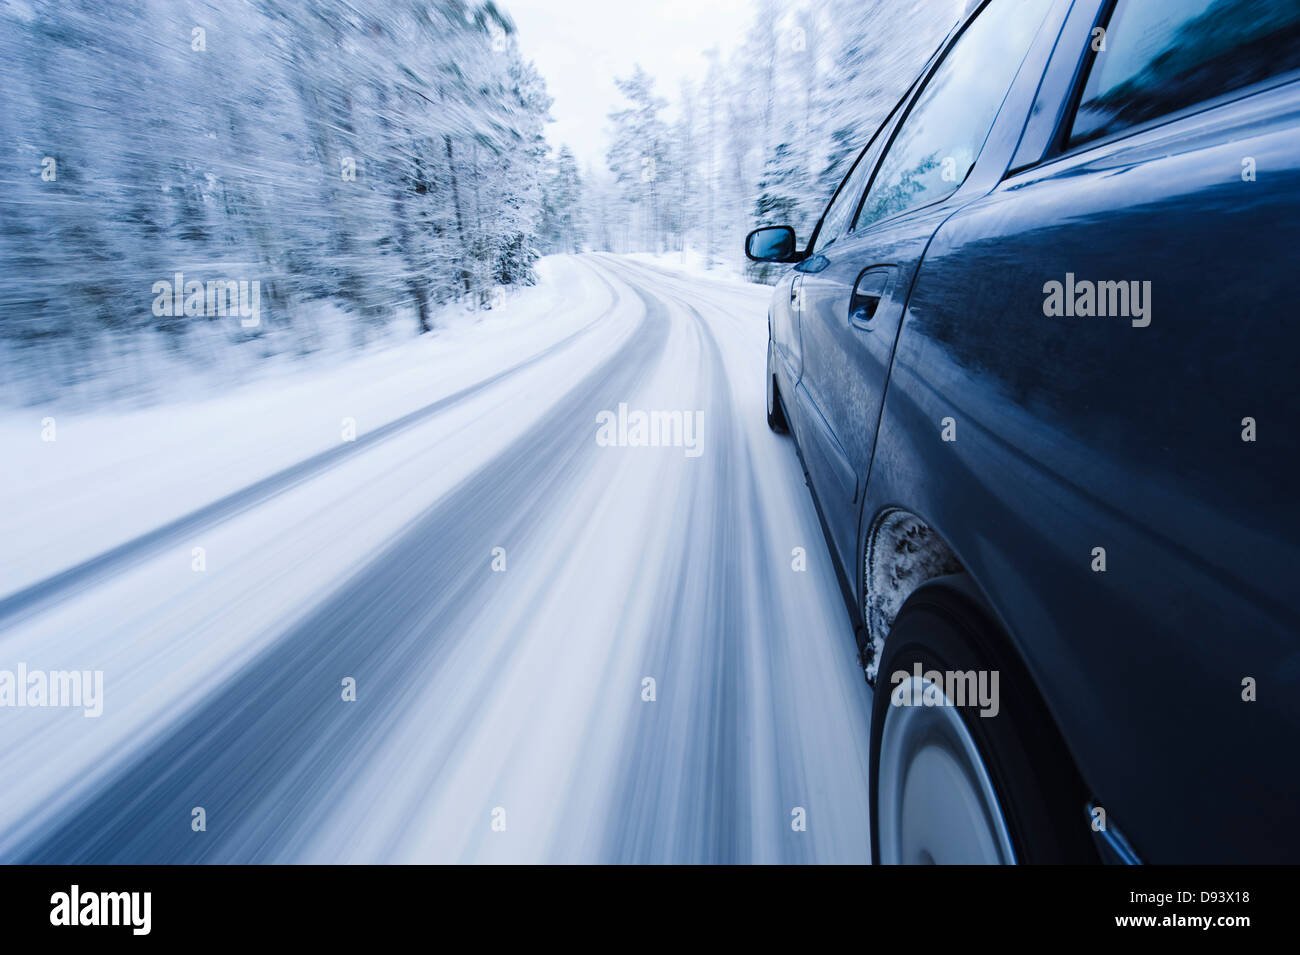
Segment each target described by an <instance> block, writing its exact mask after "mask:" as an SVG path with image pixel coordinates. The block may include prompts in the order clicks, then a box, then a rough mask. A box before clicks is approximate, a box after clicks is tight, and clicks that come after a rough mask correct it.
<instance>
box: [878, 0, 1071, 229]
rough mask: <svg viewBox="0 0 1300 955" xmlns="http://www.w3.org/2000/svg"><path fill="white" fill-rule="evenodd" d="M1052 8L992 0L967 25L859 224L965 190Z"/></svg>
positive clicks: (897, 143) (918, 105) (907, 125)
mask: <svg viewBox="0 0 1300 955" xmlns="http://www.w3.org/2000/svg"><path fill="white" fill-rule="evenodd" d="M1049 6H1050V5H1049V4H1046V3H1043V2H1041V0H992V2H991V3H990V4H989V5H988V6H987V7H985V8H984V10H983V11H981V12H980V13H979V14H978V15H977V16H976V17H975V19H974V20H973V21H972V22H971V23H970V24H968V25H967V27H966V29H965V31H964V32H963V33H962V35H961V36H960V37H958V38H957V41H956V43H955V44H954V45H953V46H952V47H951V49H949V51H948V54H947V55H946V56H945V57H944V59H943V62H942V63H940V64H939V66H938V68H937V69H936V70H935V72H934V74H933V75H932V76H931V77H930V81H929V82H928V83H927V84H926V86H925V88H924V89H923V90H921V93H920V95H919V96H918V97H917V99H916V102H915V104H914V105H913V107H912V111H911V112H910V113H909V114H908V116H907V117H906V118H905V119H904V120H903V124H902V126H901V127H900V128H899V131H898V134H897V135H896V136H895V137H894V141H893V143H892V144H891V145H890V147H889V152H888V153H886V155H885V158H884V160H883V161H882V162H881V164H880V171H879V172H878V173H877V174H876V177H875V180H874V181H873V182H872V184H871V189H870V191H869V192H868V193H867V198H866V200H865V201H864V202H863V203H862V211H861V212H860V213H859V214H858V218H857V222H856V223H855V225H854V228H855V229H860V228H862V227H863V226H866V225H869V224H870V223H872V222H876V221H879V220H880V219H886V218H889V217H890V216H893V215H897V214H898V213H900V212H906V211H907V210H909V209H915V208H917V207H919V206H924V205H929V204H930V203H932V202H937V201H939V200H940V199H944V198H946V197H948V196H950V195H952V194H953V193H954V192H956V191H957V189H958V188H960V186H961V184H962V183H963V182H965V181H966V176H967V175H968V174H969V173H970V170H971V167H973V166H974V165H975V160H976V159H977V158H978V157H979V154H980V151H981V150H982V149H983V148H984V142H985V140H986V139H988V135H989V132H990V131H991V130H992V129H993V121H994V120H995V119H997V115H998V110H999V109H1001V108H1002V101H1003V100H1004V99H1006V96H1007V93H1008V92H1009V91H1010V90H1011V84H1012V82H1013V81H1014V80H1015V78H1016V73H1017V72H1018V71H1019V69H1020V64H1021V63H1022V62H1023V61H1024V59H1025V56H1026V55H1027V54H1028V53H1029V47H1030V45H1031V44H1032V43H1033V40H1034V36H1035V34H1037V32H1038V28H1039V27H1040V26H1041V25H1042V22H1043V19H1044V17H1045V16H1046V14H1047V10H1048V8H1049Z"/></svg>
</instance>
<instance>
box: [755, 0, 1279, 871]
mask: <svg viewBox="0 0 1300 955" xmlns="http://www.w3.org/2000/svg"><path fill="white" fill-rule="evenodd" d="M973 6H974V7H975V9H973V10H972V11H971V12H970V13H969V14H968V15H967V16H966V17H964V18H963V20H962V22H961V24H959V26H958V27H957V28H955V29H954V31H953V32H952V34H951V35H950V36H949V37H948V39H947V40H946V41H945V42H944V44H943V45H942V47H941V48H940V50H939V51H938V52H937V53H936V54H935V55H934V57H933V58H932V59H931V60H930V62H929V63H928V65H927V66H926V68H925V70H924V72H923V73H922V74H921V76H920V77H919V78H918V79H917V80H916V82H915V83H914V85H913V86H912V88H911V89H910V90H909V91H908V93H907V94H906V95H905V96H904V98H903V99H902V101H901V102H900V103H899V104H898V105H897V106H896V107H895V109H894V110H893V112H892V113H891V115H890V116H889V117H888V118H887V119H886V120H885V122H884V123H883V124H882V125H881V126H880V128H879V129H878V130H876V131H875V132H874V134H872V135H871V139H870V142H869V143H868V145H867V146H866V148H865V149H864V150H863V151H862V153H861V155H860V156H859V157H858V159H857V161H856V164H855V165H854V167H853V169H852V171H851V172H850V173H849V174H848V176H847V177H846V179H845V180H844V182H843V184H842V185H841V186H840V188H839V190H838V191H837V193H836V195H835V197H834V199H833V200H832V201H831V203H830V205H829V206H828V208H827V209H826V212H825V213H824V214H823V216H822V218H821V220H820V222H819V223H818V225H817V227H816V229H815V230H814V232H813V234H812V237H811V239H810V240H809V242H808V243H807V247H806V248H800V246H799V244H798V242H797V240H796V238H795V236H794V233H793V231H792V230H791V229H789V228H786V227H767V228H763V229H759V230H756V231H755V232H753V233H751V234H750V236H749V238H748V240H747V242H746V251H747V253H748V254H749V255H750V257H751V258H753V259H756V260H759V261H766V262H789V263H794V267H793V268H792V269H791V270H790V271H789V273H788V274H787V275H786V276H785V277H784V278H783V279H782V280H781V282H780V283H779V284H778V286H777V288H776V292H775V295H774V299H773V305H772V308H771V311H770V316H769V323H770V342H769V345H768V359H767V388H768V419H769V423H770V424H771V426H772V427H773V428H774V429H776V430H778V431H783V430H786V429H787V428H788V430H789V431H790V432H791V433H792V434H793V436H794V439H795V442H796V445H797V447H798V450H799V454H800V458H801V460H802V462H803V465H804V468H805V471H806V472H807V475H808V481H809V485H810V487H811V488H812V491H813V496H814V498H815V500H816V502H817V506H818V510H819V512H820V514H821V517H822V521H823V526H824V529H825V532H826V537H827V540H828V542H829V545H830V549H831V551H832V553H833V556H834V558H835V563H836V566H837V569H838V571H839V572H840V574H841V584H842V586H843V588H844V591H845V594H846V598H847V599H848V601H849V603H850V607H851V612H852V614H853V616H854V620H855V622H856V624H857V625H858V627H859V642H860V646H861V648H862V661H863V665H864V666H865V668H866V672H867V678H868V679H869V680H870V681H871V682H872V683H873V685H874V686H875V687H876V689H877V691H876V694H875V712H874V715H873V723H872V726H871V728H870V733H871V787H872V790H871V791H872V805H871V807H870V810H871V816H872V837H873V838H872V842H873V853H874V855H875V857H876V859H877V861H884V862H930V861H934V862H949V861H1002V862H1010V861H1019V862H1040V861H1096V860H1098V859H1101V860H1105V861H1121V862H1130V863H1133V862H1292V863H1294V862H1300V585H1298V584H1297V580H1296V577H1295V576H1294V575H1296V574H1297V573H1298V572H1300V507H1298V506H1297V500H1296V496H1295V493H1294V490H1293V488H1292V483H1293V481H1294V479H1295V476H1296V474H1297V472H1298V471H1300V440H1298V438H1297V435H1300V374H1298V373H1297V369H1298V368H1300V361H1298V357H1297V344H1298V343H1300V335H1297V332H1296V327H1295V326H1296V322H1297V320H1298V319H1300V307H1298V298H1300V3H1297V2H1296V0H989V2H986V3H982V4H978V5H973Z"/></svg>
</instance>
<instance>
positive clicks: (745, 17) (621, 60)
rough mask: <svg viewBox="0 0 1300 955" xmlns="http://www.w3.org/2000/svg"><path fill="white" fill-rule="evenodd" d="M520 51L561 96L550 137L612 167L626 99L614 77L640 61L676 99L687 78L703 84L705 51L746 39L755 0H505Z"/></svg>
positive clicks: (582, 158) (585, 159)
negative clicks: (613, 138)
mask: <svg viewBox="0 0 1300 955" xmlns="http://www.w3.org/2000/svg"><path fill="white" fill-rule="evenodd" d="M500 6H501V8H502V9H503V10H504V11H505V12H507V13H508V14H509V15H510V17H511V18H512V19H513V20H514V21H515V25H516V26H517V27H518V28H519V36H518V39H519V49H520V51H521V52H522V53H523V55H524V56H525V57H526V58H528V59H531V60H532V61H533V62H534V63H536V64H537V69H538V70H539V71H540V72H541V74H542V76H543V77H544V78H545V79H546V87H547V90H548V91H549V92H550V94H551V96H552V97H553V98H554V100H555V103H554V104H553V105H552V106H551V116H552V117H554V119H555V122H554V123H551V124H550V125H549V126H548V128H547V133H546V136H547V139H548V140H549V141H550V142H551V144H552V145H553V146H554V147H555V148H556V149H559V147H560V145H561V144H563V143H568V144H569V147H570V148H571V149H572V150H573V152H574V155H576V156H577V157H578V163H579V165H580V166H586V165H587V164H588V163H590V164H591V165H592V166H594V167H595V168H596V169H598V170H601V171H603V170H604V169H605V148H606V145H607V137H606V130H607V128H608V126H609V119H608V116H609V113H610V111H611V110H614V109H618V108H621V106H622V104H623V103H624V100H623V98H622V96H621V95H620V94H619V92H618V88H617V87H616V86H615V85H614V77H615V76H619V77H624V76H628V75H630V74H631V72H632V68H633V66H634V65H635V64H637V63H640V64H641V65H642V66H643V67H645V68H646V70H647V71H648V72H649V73H650V75H651V76H653V77H654V78H655V90H656V92H657V93H658V94H659V95H660V96H662V97H664V98H665V99H667V100H668V101H669V102H670V103H673V102H676V100H677V98H678V93H679V90H680V88H681V81H682V80H683V79H687V78H689V79H691V80H693V81H696V82H698V81H699V80H700V79H702V78H703V76H704V72H705V69H706V67H707V64H706V62H705V59H704V56H703V54H704V51H705V50H708V49H710V48H711V47H714V46H717V47H719V48H721V50H722V52H723V55H724V56H725V55H726V54H727V53H728V52H730V51H731V50H732V49H733V48H735V47H736V46H737V45H738V44H740V43H741V42H743V40H744V38H745V33H746V31H748V29H749V26H750V23H751V20H752V14H751V7H750V0H504V2H501V3H500Z"/></svg>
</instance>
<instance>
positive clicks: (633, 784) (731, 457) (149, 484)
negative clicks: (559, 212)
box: [0, 256, 870, 862]
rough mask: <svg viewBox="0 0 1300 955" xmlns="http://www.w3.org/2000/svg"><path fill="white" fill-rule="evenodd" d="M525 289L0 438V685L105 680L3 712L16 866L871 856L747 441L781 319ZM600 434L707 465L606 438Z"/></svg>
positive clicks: (833, 689)
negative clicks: (56, 673)
mask: <svg viewBox="0 0 1300 955" xmlns="http://www.w3.org/2000/svg"><path fill="white" fill-rule="evenodd" d="M542 279H543V280H542V282H541V284H540V285H539V286H538V287H537V288H535V289H530V290H527V291H525V292H522V293H520V294H519V295H518V296H517V297H516V298H515V299H514V300H512V301H511V302H510V303H508V305H507V306H506V308H505V309H503V310H498V311H496V312H493V313H491V314H490V315H489V317H487V318H486V319H485V320H484V321H482V322H479V323H475V324H469V325H464V326H463V327H459V328H456V329H453V330H451V331H449V332H446V333H443V334H440V335H437V336H432V337H429V338H427V339H421V340H419V341H417V342H413V343H409V344H405V345H402V346H400V347H392V348H386V349H381V350H378V351H375V352H374V353H370V354H367V355H365V356H363V357H361V358H359V359H357V360H355V361H352V362H349V363H346V364H344V365H341V366H338V367H336V368H332V369H324V370H317V371H312V372H304V373H300V374H295V375H290V376H284V377H279V378H273V379H266V380H262V381H259V382H255V383H251V384H249V385H246V386H243V387H240V388H236V389H233V390H232V391H231V392H230V393H229V394H221V395H209V396H207V397H205V398H203V399H201V400H194V401H188V402H185V401H177V402H169V403H167V404H164V405H160V406H157V407H154V408H150V409H145V410H120V409H119V410H108V411H104V412H102V413H97V414H87V413H80V412H77V411H72V412H65V411H64V410H63V409H60V408H58V407H57V406H53V407H48V408H36V409H23V410H22V411H21V412H6V413H5V415H4V416H3V417H0V442H3V446H4V447H5V449H6V455H5V462H6V463H5V468H6V470H5V472H4V474H3V481H4V484H3V486H4V487H5V489H6V491H7V494H6V499H7V500H9V501H10V502H12V504H11V506H10V507H8V508H5V509H4V511H3V513H0V533H2V534H3V538H2V539H4V540H5V541H6V546H5V548H4V549H3V552H2V553H0V673H2V672H3V671H5V670H10V671H13V670H15V669H16V667H17V666H18V664H20V663H23V664H26V666H27V667H28V668H31V669H42V670H59V669H77V670H102V671H103V673H104V699H103V715H102V716H99V717H98V718H86V717H84V716H83V714H82V711H81V710H80V709H55V708H48V707H47V708H31V707H27V708H9V707H3V708H0V860H3V861H15V860H31V861H96V862H103V861H120V862H148V861H273V860H274V861H357V862H361V861H812V860H819V861H865V860H866V859H868V858H869V852H868V844H867V805H866V777H867V735H866V731H867V720H868V716H869V709H870V694H869V691H868V689H867V687H866V685H865V683H864V681H863V678H862V674H861V671H860V670H859V669H858V667H857V666H856V663H855V659H854V645H853V638H852V633H851V630H850V627H849V623H848V619H847V616H846V614H845V611H844V607H843V602H842V599H841V598H840V596H839V593H838V590H837V586H836V583H835V578H834V573H833V570H832V568H831V566H830V562H829V559H828V557H827V555H826V551H825V545H824V543H823V540H822V536H821V532H820V529H819V526H818V523H817V519H816V515H815V513H814V511H813V507H812V504H811V501H810V499H809V497H808V493H807V489H806V488H805V487H804V485H803V480H802V475H801V473H800V471H799V468H798V464H797V462H796V459H795V455H794V451H793V448H792V447H791V445H790V443H789V440H788V439H786V438H782V437H778V436H776V435H773V434H771V433H770V432H769V431H768V430H767V428H766V424H765V421H764V414H763V401H764V393H763V387H762V369H763V367H764V349H765V343H766V325H765V321H764V315H765V310H766V304H767V300H768V296H769V294H770V290H769V289H767V288H764V287H758V286H752V285H747V284H745V283H743V282H740V281H738V280H735V279H729V278H726V277H722V276H713V275H709V274H707V273H706V274H703V275H698V274H693V273H692V272H691V270H682V269H672V268H671V267H669V266H668V265H667V264H665V263H649V262H645V261H638V260H636V259H634V258H630V257H629V258H617V257H612V256H581V257H562V258H555V259H547V260H544V262H543V268H542ZM620 405H626V409H625V411H626V412H628V413H632V414H635V412H637V411H645V412H661V413H671V412H681V413H682V415H683V418H685V417H689V418H690V420H692V421H695V420H698V421H700V422H701V423H702V430H701V432H700V434H699V435H698V437H699V438H700V442H699V445H698V449H699V451H700V452H701V453H700V454H699V455H698V456H694V455H693V454H688V453H687V448H685V447H683V446H681V445H680V443H679V444H677V445H675V446H674V445H673V444H672V442H669V445H670V446H660V447H649V446H628V445H627V444H626V443H622V442H618V441H615V442H614V444H613V446H609V444H610V443H609V442H608V441H599V440H598V434H599V431H598V424H597V422H598V418H599V416H601V415H602V413H604V412H609V413H612V414H615V415H617V414H618V413H619V409H620ZM48 417H53V418H55V420H56V426H57V440H56V441H53V442H47V441H42V440H41V432H42V419H44V418H48ZM344 419H352V420H354V421H355V426H356V434H357V438H356V440H355V441H346V440H344V435H343V429H344V427H345V423H344ZM304 461H307V462H309V466H304V465H303V464H302V462H304ZM214 502H216V503H217V504H220V505H221V506H219V507H217V506H215V505H214ZM205 508H206V510H204V509H205ZM160 527H166V528H169V529H168V530H167V532H166V533H163V534H156V535H155V536H154V537H152V538H142V535H146V534H148V533H149V532H153V531H155V529H157V528H160ZM146 545H147V546H146ZM195 548H202V554H203V562H204V569H202V570H196V569H194V568H195ZM798 548H802V549H803V552H804V553H806V561H807V569H806V570H799V569H796V564H797V561H796V559H795V558H796V554H797V553H798V551H797V550H796V549H798ZM106 552H107V553H108V554H109V555H110V557H108V558H106V559H104V560H103V561H100V562H98V563H95V562H94V560H95V558H96V557H97V555H102V554H105V553H106ZM88 561H90V562H91V563H86V562H88ZM76 565H81V566H82V568H83V572H81V573H76V574H71V575H65V577H63V578H58V579H57V580H56V581H55V585H52V586H49V587H47V588H46V589H45V590H42V589H41V587H42V582H47V583H48V582H49V581H50V580H51V577H52V575H57V574H59V573H60V572H62V571H66V570H67V569H68V568H70V567H75V566H76ZM5 595H9V597H8V600H7V601H6V600H5ZM348 678H352V679H355V680H356V701H355V702H350V701H345V700H344V699H343V696H344V695H345V694H344V692H343V683H344V681H345V680H347V679H348ZM647 681H652V682H647ZM651 697H652V698H651ZM196 807H202V808H203V810H204V814H205V817H206V823H207V825H206V831H202V832H196V831H194V829H193V827H192V820H193V818H194V809H195V808H196ZM801 811H802V812H801ZM801 816H802V817H806V819H807V828H806V831H798V830H797V829H796V828H794V827H792V821H794V820H795V819H797V818H800V817H801Z"/></svg>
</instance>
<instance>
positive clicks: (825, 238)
mask: <svg viewBox="0 0 1300 955" xmlns="http://www.w3.org/2000/svg"><path fill="white" fill-rule="evenodd" d="M882 139H883V137H880V136H877V137H876V140H877V142H879V141H881V140H882ZM873 151H874V152H875V153H876V155H879V152H880V150H879V148H878V147H875V146H874V144H873V146H868V147H867V148H866V149H864V150H863V151H862V152H861V153H860V154H859V155H858V158H857V161H856V162H855V163H854V164H853V168H852V169H850V170H849V174H848V175H847V176H845V177H844V184H843V186H841V187H840V190H839V192H837V193H835V198H834V199H832V200H831V204H830V205H829V206H827V207H826V214H825V215H824V216H822V224H821V228H820V229H819V230H817V241H816V242H815V243H814V245H815V247H814V248H813V250H812V252H813V253H814V254H815V253H818V252H822V251H823V250H825V249H826V247H827V246H829V245H830V244H831V243H832V242H834V241H835V240H836V239H838V238H839V237H840V235H841V234H842V233H843V232H844V228H845V226H847V225H848V222H849V218H850V217H851V216H852V215H853V210H854V209H856V208H857V207H858V200H859V199H861V198H862V190H863V189H864V188H865V187H866V185H867V177H868V176H869V175H870V174H871V169H872V167H874V166H875V164H876V156H873V155H871V153H872V152H873Z"/></svg>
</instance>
